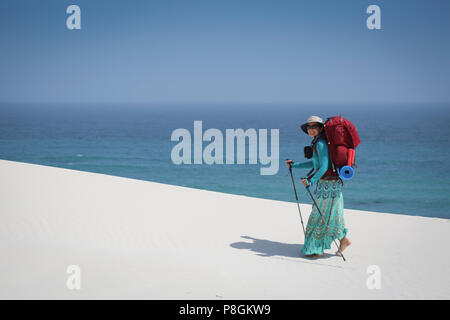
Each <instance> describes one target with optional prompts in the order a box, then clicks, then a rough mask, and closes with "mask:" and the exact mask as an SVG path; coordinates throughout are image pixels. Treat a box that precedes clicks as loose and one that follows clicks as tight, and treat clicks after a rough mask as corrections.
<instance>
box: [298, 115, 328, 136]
mask: <svg viewBox="0 0 450 320" xmlns="http://www.w3.org/2000/svg"><path fill="white" fill-rule="evenodd" d="M311 122H317V123H320V124H321V125H322V126H323V120H322V118H321V117H318V116H311V117H309V118H308V120H306V123H304V124H302V125H301V126H300V127H301V128H302V130H303V131H304V132H305V133H308V128H306V126H307V125H308V123H311Z"/></svg>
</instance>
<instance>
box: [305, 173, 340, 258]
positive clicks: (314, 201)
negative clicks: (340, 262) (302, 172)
mask: <svg viewBox="0 0 450 320" xmlns="http://www.w3.org/2000/svg"><path fill="white" fill-rule="evenodd" d="M301 179H306V178H301ZM306 190H307V191H308V193H309V196H310V197H311V199H312V201H313V203H314V204H315V206H316V208H317V210H318V211H319V214H320V217H321V218H322V221H323V223H324V224H325V219H324V218H323V215H322V212H321V211H320V209H319V206H318V205H317V203H316V200H314V197H313V195H312V194H311V191H310V190H309V186H307V187H306ZM327 228H328V225H327ZM333 241H334V244H335V245H336V247H337V248H338V252H339V253H340V256H341V257H342V259H344V261H346V260H345V258H344V254H343V253H342V252H341V251H339V246H338V245H337V243H336V239H333Z"/></svg>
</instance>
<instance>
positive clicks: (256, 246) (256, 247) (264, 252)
mask: <svg viewBox="0 0 450 320" xmlns="http://www.w3.org/2000/svg"><path fill="white" fill-rule="evenodd" d="M241 238H243V239H248V240H252V242H244V241H241V242H234V243H232V244H230V246H231V247H232V248H235V249H245V250H250V251H253V252H255V253H256V254H257V255H258V256H261V257H275V256H279V257H280V256H281V257H288V258H297V259H298V258H303V259H306V260H308V261H318V260H324V259H329V258H331V257H336V255H334V254H329V253H325V255H324V256H323V257H321V258H309V257H306V256H304V255H303V254H302V253H301V249H302V247H303V245H302V244H297V243H282V242H276V241H270V240H264V239H257V238H252V237H249V236H241Z"/></svg>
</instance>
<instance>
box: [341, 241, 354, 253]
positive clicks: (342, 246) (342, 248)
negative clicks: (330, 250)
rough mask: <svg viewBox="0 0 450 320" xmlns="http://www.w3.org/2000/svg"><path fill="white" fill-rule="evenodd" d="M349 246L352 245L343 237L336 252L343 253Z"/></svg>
mask: <svg viewBox="0 0 450 320" xmlns="http://www.w3.org/2000/svg"><path fill="white" fill-rule="evenodd" d="M351 244H352V243H351V242H350V240H348V238H347V237H343V238H342V240H341V241H340V245H339V251H338V252H341V253H342V252H344V250H345V249H346V248H347V247H348V246H349V245H351Z"/></svg>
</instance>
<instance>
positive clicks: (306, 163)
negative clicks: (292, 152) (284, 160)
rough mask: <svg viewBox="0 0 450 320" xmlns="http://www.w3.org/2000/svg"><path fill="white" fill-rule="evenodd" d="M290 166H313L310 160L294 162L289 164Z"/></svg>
mask: <svg viewBox="0 0 450 320" xmlns="http://www.w3.org/2000/svg"><path fill="white" fill-rule="evenodd" d="M291 167H292V168H306V169H311V168H314V166H313V162H312V161H306V162H294V163H293V164H292V165H291Z"/></svg>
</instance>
